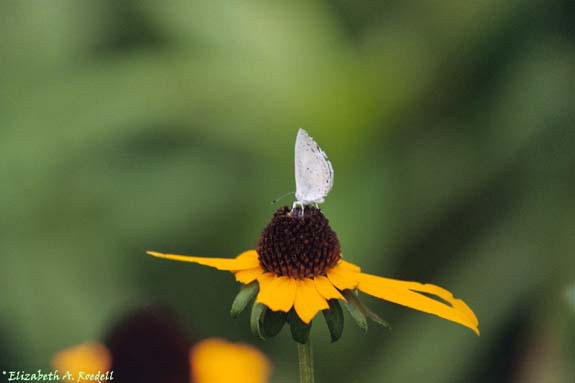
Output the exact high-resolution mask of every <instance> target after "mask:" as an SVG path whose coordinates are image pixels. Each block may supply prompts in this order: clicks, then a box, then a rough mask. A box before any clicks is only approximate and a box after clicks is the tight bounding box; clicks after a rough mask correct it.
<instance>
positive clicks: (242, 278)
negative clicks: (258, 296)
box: [235, 266, 264, 285]
mask: <svg viewBox="0 0 575 383" xmlns="http://www.w3.org/2000/svg"><path fill="white" fill-rule="evenodd" d="M263 273H264V270H263V269H262V268H261V267H260V266H258V267H254V268H253V269H245V270H240V271H236V272H235V276H236V281H238V282H240V283H243V284H244V285H247V284H248V283H251V282H253V281H255V280H256V279H257V278H258V277H259V276H260V275H262V274H263Z"/></svg>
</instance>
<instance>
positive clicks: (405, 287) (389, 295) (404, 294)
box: [357, 273, 479, 335]
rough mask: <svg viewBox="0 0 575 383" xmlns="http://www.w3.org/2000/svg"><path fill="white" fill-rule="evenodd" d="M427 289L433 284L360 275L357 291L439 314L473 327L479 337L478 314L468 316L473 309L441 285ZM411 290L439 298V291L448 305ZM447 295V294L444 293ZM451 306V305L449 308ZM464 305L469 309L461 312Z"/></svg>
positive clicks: (444, 317)
mask: <svg viewBox="0 0 575 383" xmlns="http://www.w3.org/2000/svg"><path fill="white" fill-rule="evenodd" d="M425 286H433V285H423V284H418V283H417V282H406V281H398V280H395V279H390V278H383V277H378V276H376V275H370V274H363V273H361V274H360V276H359V284H358V286H357V288H358V289H359V290H361V291H363V292H364V293H366V294H369V295H373V296H375V297H378V298H381V299H385V300H386V301H389V302H393V303H396V304H399V305H402V306H406V307H409V308H412V309H415V310H419V311H423V312H426V313H428V314H433V315H437V316H438V317H441V318H443V319H447V320H450V321H452V322H455V323H459V324H461V325H463V326H466V327H468V328H470V329H471V330H473V331H474V332H475V333H476V334H477V335H479V329H478V328H477V318H476V317H475V315H472V316H470V315H469V312H471V309H469V307H467V305H466V304H465V303H464V302H463V301H462V300H460V299H455V298H453V295H452V294H451V293H449V292H447V290H445V289H442V288H440V287H438V286H433V287H425ZM410 287H413V288H415V287H417V288H418V291H422V292H427V293H431V294H435V295H438V294H437V293H438V292H440V294H441V295H438V296H439V297H440V298H442V299H444V300H446V301H447V302H448V303H449V304H446V303H442V302H439V301H437V300H435V299H432V298H429V297H427V296H425V295H423V294H420V293H418V292H416V291H412V290H411V289H410ZM445 292H447V293H448V294H445ZM450 304H451V305H452V306H450ZM463 306H464V307H465V308H466V309H462V307H463ZM471 313H472V312H471Z"/></svg>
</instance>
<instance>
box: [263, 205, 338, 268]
mask: <svg viewBox="0 0 575 383" xmlns="http://www.w3.org/2000/svg"><path fill="white" fill-rule="evenodd" d="M256 249H257V252H258V254H259V260H260V264H261V266H262V267H263V269H264V270H265V271H269V272H273V273H275V274H277V275H280V276H288V277H291V278H306V277H314V276H317V275H324V274H325V273H326V271H327V270H328V269H330V268H331V267H333V266H335V264H336V263H337V261H339V259H340V258H341V255H340V252H341V251H340V248H339V240H338V239H337V235H336V234H335V232H334V231H333V230H332V229H331V227H330V226H329V221H328V220H327V218H325V216H324V215H323V214H322V212H321V210H319V209H317V208H313V207H305V210H304V212H303V214H302V211H301V209H296V210H294V212H293V213H292V212H291V210H290V209H289V208H288V207H283V208H280V209H278V210H277V211H276V212H275V213H274V216H273V218H272V221H271V222H270V224H269V225H268V226H267V227H266V228H265V229H264V231H263V232H262V234H261V236H260V240H259V242H258V246H257V248H256Z"/></svg>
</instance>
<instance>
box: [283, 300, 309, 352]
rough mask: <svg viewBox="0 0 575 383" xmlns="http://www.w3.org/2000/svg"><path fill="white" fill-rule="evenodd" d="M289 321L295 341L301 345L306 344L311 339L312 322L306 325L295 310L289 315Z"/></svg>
mask: <svg viewBox="0 0 575 383" xmlns="http://www.w3.org/2000/svg"><path fill="white" fill-rule="evenodd" d="M288 320H289V324H290V330H291V337H292V338H293V340H295V341H296V342H298V343H301V344H306V343H307V341H308V339H309V333H310V330H311V322H310V323H309V324H305V323H304V322H303V321H302V320H301V319H300V317H299V316H298V315H297V313H296V312H295V310H293V309H292V310H290V312H289V313H288Z"/></svg>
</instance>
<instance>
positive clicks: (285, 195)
mask: <svg viewBox="0 0 575 383" xmlns="http://www.w3.org/2000/svg"><path fill="white" fill-rule="evenodd" d="M290 194H295V192H289V193H285V194H284V195H281V196H279V197H278V198H276V199H274V200H273V201H272V203H271V204H272V205H275V204H276V203H277V202H278V201H279V200H280V199H282V198H285V197H287V196H288V195H290Z"/></svg>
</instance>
